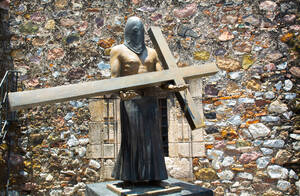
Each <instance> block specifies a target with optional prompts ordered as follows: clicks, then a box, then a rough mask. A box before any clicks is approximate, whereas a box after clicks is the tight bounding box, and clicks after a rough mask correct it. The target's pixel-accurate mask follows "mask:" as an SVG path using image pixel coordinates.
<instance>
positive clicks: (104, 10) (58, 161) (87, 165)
mask: <svg viewBox="0 0 300 196" xmlns="http://www.w3.org/2000/svg"><path fill="white" fill-rule="evenodd" d="M131 15H137V16H139V17H141V18H142V19H143V20H144V23H145V26H146V28H148V27H149V26H150V25H158V26H160V27H161V28H162V30H163V33H164V36H165V37H166V38H167V41H168V44H169V46H170V48H171V50H172V51H173V52H174V55H175V57H176V58H177V59H178V66H188V65H197V66H201V64H202V63H205V62H209V61H214V62H216V63H217V65H218V66H219V68H220V69H221V71H220V72H219V73H218V74H216V75H215V76H212V77H208V78H205V79H204V80H203V87H202V86H200V85H199V88H202V89H203V98H201V99H202V103H203V104H204V105H203V109H204V115H205V117H206V121H205V123H206V128H205V131H206V133H207V134H206V135H204V139H203V141H201V143H202V144H203V145H204V146H205V148H206V152H205V153H202V155H201V156H199V157H198V156H197V157H194V159H193V170H194V174H195V178H196V179H197V181H195V183H196V184H199V185H201V186H205V187H209V188H211V189H213V190H214V191H215V193H216V195H262V194H263V195H265V196H267V195H297V189H298V190H299V186H300V182H299V179H298V178H299V176H298V175H299V158H300V154H299V146H300V141H299V139H300V138H299V137H300V135H299V95H298V94H297V93H298V92H299V76H300V73H299V67H298V66H299V57H298V53H297V52H298V51H299V36H298V33H299V30H300V26H299V23H300V21H299V2H298V1H296V0H294V1H289V0H273V1H262V0H255V1H253V0H245V1H242V0H232V1H219V0H188V1H182V0H175V1H171V0H166V1H163V0H150V1H141V0H132V1H129V0H122V1H112V0H111V1H110V0H108V1H102V0H101V1H81V0H71V1H68V0H30V1H29V0H26V1H24V0H22V1H21V0H15V1H13V2H11V10H10V18H9V23H10V29H9V30H10V31H11V32H12V34H13V35H14V36H13V37H12V38H11V45H10V46H11V48H12V52H11V56H12V58H13V62H14V67H15V68H16V69H17V70H19V71H21V72H22V77H21V82H22V85H23V89H24V90H28V89H36V88H45V87H50V86H57V85H62V84H69V83H77V82H81V81H90V80H96V79H103V78H107V77H109V76H110V72H109V65H108V61H109V56H108V54H109V48H111V47H112V46H114V45H117V44H120V43H122V40H123V28H124V25H125V23H126V19H127V18H128V17H129V16H131ZM146 42H147V45H151V42H150V40H149V37H148V36H146ZM296 96H298V98H296ZM88 103H89V100H78V101H70V102H67V103H60V104H53V105H47V106H43V107H35V108H31V109H27V110H22V111H20V112H19V117H20V120H21V122H22V124H21V130H22V134H23V136H22V137H21V138H20V139H19V142H18V144H19V146H20V147H21V148H22V149H23V151H24V152H23V154H22V155H23V158H24V168H19V171H18V172H19V174H20V175H22V176H23V177H24V178H25V179H26V183H25V184H24V186H22V187H19V186H15V187H14V188H16V189H17V188H19V189H20V190H23V191H26V192H28V193H31V194H33V195H41V194H45V195H49V194H50V195H60V194H64V195H76V194H77V195H80V194H83V192H84V187H85V184H86V183H91V182H97V181H100V180H101V177H100V176H101V175H100V173H101V167H103V166H104V165H105V164H106V165H109V164H110V162H109V163H103V162H101V160H100V159H98V158H95V159H92V160H91V159H89V158H88V157H87V152H88V151H87V145H88V143H89V142H90V141H89V139H88V130H89V126H91V124H89V122H90V119H91V115H90V111H89V108H88ZM297 115H298V116H297ZM297 119H298V120H297ZM169 131H170V132H171V131H172V130H171V129H170V130H169ZM192 135H195V137H196V139H197V134H193V133H192ZM195 156H196V155H195ZM182 163H183V164H184V161H183V162H182ZM16 179H18V178H16Z"/></svg>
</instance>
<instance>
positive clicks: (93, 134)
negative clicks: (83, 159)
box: [89, 122, 103, 144]
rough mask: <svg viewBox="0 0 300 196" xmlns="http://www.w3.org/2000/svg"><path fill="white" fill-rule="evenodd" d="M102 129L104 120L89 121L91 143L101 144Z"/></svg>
mask: <svg viewBox="0 0 300 196" xmlns="http://www.w3.org/2000/svg"><path fill="white" fill-rule="evenodd" d="M101 130H103V123H102V122H90V123H89V143H90V144H101Z"/></svg>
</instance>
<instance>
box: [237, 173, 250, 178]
mask: <svg viewBox="0 0 300 196" xmlns="http://www.w3.org/2000/svg"><path fill="white" fill-rule="evenodd" d="M237 177H238V178H242V179H245V180H253V175H252V174H250V173H247V172H241V173H238V174H237Z"/></svg>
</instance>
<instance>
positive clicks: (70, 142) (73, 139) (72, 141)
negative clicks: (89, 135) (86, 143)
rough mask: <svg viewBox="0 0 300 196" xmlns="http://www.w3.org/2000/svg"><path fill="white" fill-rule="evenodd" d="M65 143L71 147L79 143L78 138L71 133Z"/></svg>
mask: <svg viewBox="0 0 300 196" xmlns="http://www.w3.org/2000/svg"><path fill="white" fill-rule="evenodd" d="M67 144H68V146H70V147H72V146H78V145H79V141H78V139H77V138H76V137H75V136H74V135H71V136H70V139H69V140H68V142H67Z"/></svg>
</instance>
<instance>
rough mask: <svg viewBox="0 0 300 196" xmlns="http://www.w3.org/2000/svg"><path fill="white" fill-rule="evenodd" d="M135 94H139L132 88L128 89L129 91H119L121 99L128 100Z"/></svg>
mask: <svg viewBox="0 0 300 196" xmlns="http://www.w3.org/2000/svg"><path fill="white" fill-rule="evenodd" d="M136 96H139V94H138V93H137V92H135V91H133V90H129V91H120V98H121V99H122V100H129V99H132V98H134V97H136Z"/></svg>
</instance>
